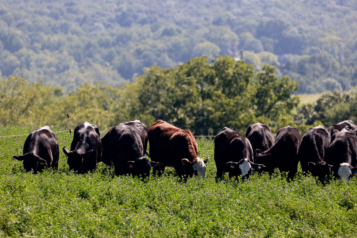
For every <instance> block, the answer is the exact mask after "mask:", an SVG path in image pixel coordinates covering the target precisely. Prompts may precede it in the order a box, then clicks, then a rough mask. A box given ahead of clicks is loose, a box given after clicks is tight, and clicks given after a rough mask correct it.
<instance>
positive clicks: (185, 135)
mask: <svg viewBox="0 0 357 238" xmlns="http://www.w3.org/2000/svg"><path fill="white" fill-rule="evenodd" d="M149 142H150V143H149V146H150V157H151V160H152V161H155V162H158V165H157V166H155V167H154V169H153V172H154V175H156V174H158V175H159V176H160V175H162V173H163V172H164V170H165V167H174V168H175V170H176V173H177V175H178V176H179V177H181V178H183V179H186V178H187V177H192V176H193V175H194V174H195V175H198V173H199V174H200V175H201V177H202V178H205V174H206V163H207V162H208V160H209V158H206V159H202V158H200V157H198V156H197V155H198V146H197V141H196V139H195V137H194V136H193V135H192V133H191V132H190V131H188V130H183V129H181V128H178V127H176V126H174V125H171V124H169V123H167V122H165V121H163V120H157V121H156V122H155V123H154V124H152V125H151V127H150V129H149Z"/></svg>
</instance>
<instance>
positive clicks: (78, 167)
mask: <svg viewBox="0 0 357 238" xmlns="http://www.w3.org/2000/svg"><path fill="white" fill-rule="evenodd" d="M63 152H64V153H65V154H66V155H67V157H68V160H67V164H68V165H69V169H70V170H72V169H73V170H75V171H77V172H79V173H83V172H85V171H84V169H85V168H83V164H84V160H85V159H86V158H88V157H89V156H91V155H92V154H93V153H94V150H89V151H87V152H86V153H81V152H80V151H79V152H78V151H68V149H67V147H66V146H63Z"/></svg>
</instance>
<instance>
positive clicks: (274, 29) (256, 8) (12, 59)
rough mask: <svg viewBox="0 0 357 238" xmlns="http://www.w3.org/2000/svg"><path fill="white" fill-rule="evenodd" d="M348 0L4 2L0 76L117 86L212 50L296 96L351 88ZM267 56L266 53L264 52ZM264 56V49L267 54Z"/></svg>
mask: <svg viewBox="0 0 357 238" xmlns="http://www.w3.org/2000/svg"><path fill="white" fill-rule="evenodd" d="M355 5H356V4H355V3H354V2H353V1H340V0H327V1H324V3H323V4H316V3H315V2H314V1H311V0H308V1H306V0H298V1H292V0H286V1H282V0H269V1H266V0H264V1H263V0H251V1H223V0H214V1H208V0H193V1H190V2H187V1H177V0H176V1H175V0H169V1H159V2H157V1H144V0H139V1H129V0H123V1H119V2H115V1H111V0H97V1H93V0H92V1H85V0H77V1H67V0H66V1H53V0H30V1H18V0H16V1H3V2H2V3H0V72H1V74H0V75H3V77H4V78H8V77H9V76H11V75H14V76H17V77H22V78H25V79H27V80H28V81H29V82H31V83H33V82H39V80H42V81H43V83H44V85H51V86H62V87H64V91H65V92H70V91H72V90H74V89H77V88H78V87H79V86H80V85H83V84H85V83H90V84H96V83H97V82H99V81H103V82H104V84H105V85H111V86H114V87H116V86H118V85H122V84H123V83H124V82H125V80H132V79H133V78H135V77H137V76H140V75H142V72H143V71H144V70H145V69H146V68H148V67H151V66H153V65H156V66H159V67H161V68H168V67H174V66H177V65H179V64H180V63H183V62H187V61H188V60H189V59H191V58H194V57H197V56H202V55H208V56H209V57H210V59H212V58H215V57H217V55H218V54H220V55H224V56H226V55H228V56H231V57H233V58H239V57H240V52H241V51H244V53H243V55H245V56H244V59H245V60H246V62H247V63H250V64H253V65H254V67H255V69H256V70H261V69H262V68H263V66H264V64H269V65H273V66H275V67H276V71H275V72H276V75H277V76H278V78H281V77H282V75H287V76H289V77H290V78H291V79H293V80H298V81H299V84H300V88H299V91H298V92H299V93H320V92H323V91H326V90H334V89H338V90H341V91H347V90H349V89H350V88H351V86H355V85H357V65H356V62H357V61H356V57H357V53H356V49H357V43H356V39H357V37H356V36H357V35H356V32H357V22H356V12H357V9H356V7H355ZM268 52H269V53H268ZM268 54H270V55H268Z"/></svg>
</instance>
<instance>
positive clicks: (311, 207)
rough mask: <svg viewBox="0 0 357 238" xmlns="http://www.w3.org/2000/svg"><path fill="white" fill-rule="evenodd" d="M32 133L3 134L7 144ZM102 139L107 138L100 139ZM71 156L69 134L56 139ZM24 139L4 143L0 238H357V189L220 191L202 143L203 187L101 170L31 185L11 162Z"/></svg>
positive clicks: (307, 186)
mask: <svg viewBox="0 0 357 238" xmlns="http://www.w3.org/2000/svg"><path fill="white" fill-rule="evenodd" d="M30 131H31V128H1V129H0V136H4V135H12V134H27V133H29V132H30ZM103 134H104V133H103ZM58 137H59V143H60V147H62V146H63V145H66V146H70V142H71V139H72V138H71V137H70V135H69V134H68V133H61V134H58ZM25 138H26V135H25V136H21V137H10V138H0V237H1V236H11V237H30V236H31V237H38V236H41V237H129V236H131V237H211V236H214V237H217V236H219V237H338V236H339V237H355V236H357V216H356V214H357V196H356V195H357V186H356V179H355V178H354V179H353V180H352V181H351V182H349V183H348V185H346V184H344V183H342V182H339V181H334V182H332V183H331V184H329V185H327V186H317V185H316V181H315V180H314V179H313V178H311V177H307V178H304V177H302V176H301V175H299V176H298V177H297V179H296V180H295V181H294V182H291V183H288V182H286V179H284V178H281V176H280V175H279V174H277V175H275V176H274V177H273V178H272V179H270V178H269V177H268V176H262V177H258V176H257V175H256V174H255V175H253V176H252V177H251V180H250V181H249V182H244V183H242V182H234V181H228V180H225V181H221V182H219V183H216V181H215V165H214V161H213V141H211V140H206V139H201V140H199V141H198V144H199V153H200V156H202V157H207V156H209V157H210V158H211V161H209V163H208V166H207V167H208V168H207V174H206V179H205V180H202V179H200V178H192V179H189V180H188V181H187V183H181V182H179V181H178V178H177V177H175V176H173V174H174V173H173V170H172V169H169V170H168V171H167V172H165V176H163V177H161V178H153V177H150V179H149V181H148V182H147V183H144V182H142V181H140V180H139V179H135V178H132V177H115V176H113V171H112V170H108V169H107V168H106V167H105V166H104V165H103V164H100V165H99V168H98V169H97V171H96V172H95V173H91V174H87V175H76V174H73V173H71V172H69V171H68V166H67V163H66V158H65V156H64V154H63V153H62V152H61V156H60V166H59V171H58V172H54V171H46V172H44V173H42V174H38V175H33V174H30V173H25V172H24V171H23V169H22V163H21V162H19V161H16V160H15V159H12V155H14V154H19V153H21V151H22V147H23V143H24V140H25Z"/></svg>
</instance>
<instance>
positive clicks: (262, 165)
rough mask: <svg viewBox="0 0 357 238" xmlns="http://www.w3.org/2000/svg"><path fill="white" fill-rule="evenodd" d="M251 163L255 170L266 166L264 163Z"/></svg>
mask: <svg viewBox="0 0 357 238" xmlns="http://www.w3.org/2000/svg"><path fill="white" fill-rule="evenodd" d="M250 165H251V166H252V168H253V169H254V170H257V171H259V170H262V169H263V168H265V165H264V164H255V163H252V162H250Z"/></svg>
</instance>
